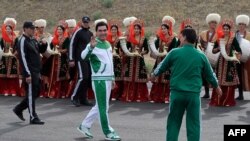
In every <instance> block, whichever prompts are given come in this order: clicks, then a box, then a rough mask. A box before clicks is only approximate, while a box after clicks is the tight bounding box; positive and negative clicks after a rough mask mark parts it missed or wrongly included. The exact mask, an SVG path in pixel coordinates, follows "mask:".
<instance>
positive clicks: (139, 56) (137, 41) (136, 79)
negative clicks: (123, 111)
mask: <svg viewBox="0 0 250 141" xmlns="http://www.w3.org/2000/svg"><path fill="white" fill-rule="evenodd" d="M122 48H123V47H122ZM127 50H129V52H130V53H129V54H132V55H129V54H128V53H127V52H126V51H125V49H124V48H123V51H124V52H125V53H126V54H127V56H126V57H125V60H126V61H125V62H124V67H123V68H124V69H125V70H124V87H123V88H124V90H123V94H122V98H121V100H122V101H127V102H131V101H136V102H146V101H148V100H149V92H148V88H147V84H146V83H147V81H148V75H147V69H146V64H145V61H144V55H145V54H147V53H148V51H149V50H148V41H147V38H146V37H145V34H144V23H143V21H142V20H139V19H137V20H135V21H134V22H133V23H132V24H131V25H130V32H129V38H128V41H127Z"/></svg>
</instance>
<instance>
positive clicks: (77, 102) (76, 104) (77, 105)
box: [71, 100, 80, 107]
mask: <svg viewBox="0 0 250 141" xmlns="http://www.w3.org/2000/svg"><path fill="white" fill-rule="evenodd" d="M71 102H72V104H73V105H75V106H76V107H79V106H80V103H79V101H78V100H71Z"/></svg>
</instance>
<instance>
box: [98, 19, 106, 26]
mask: <svg viewBox="0 0 250 141" xmlns="http://www.w3.org/2000/svg"><path fill="white" fill-rule="evenodd" d="M99 22H104V23H106V24H107V23H108V21H107V20H106V19H98V20H95V25H97V24H98V23H99Z"/></svg>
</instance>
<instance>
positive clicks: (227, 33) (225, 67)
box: [210, 20, 241, 106]
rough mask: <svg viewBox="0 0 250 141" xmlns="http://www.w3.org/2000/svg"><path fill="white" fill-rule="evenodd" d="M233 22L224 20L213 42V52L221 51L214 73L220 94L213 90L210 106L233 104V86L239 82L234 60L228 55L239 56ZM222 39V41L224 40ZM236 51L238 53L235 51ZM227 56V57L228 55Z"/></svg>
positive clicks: (239, 50) (238, 57) (235, 86)
mask: <svg viewBox="0 0 250 141" xmlns="http://www.w3.org/2000/svg"><path fill="white" fill-rule="evenodd" d="M232 28H233V22H232V21H231V20H224V21H223V22H222V23H221V25H220V26H219V28H218V31H217V33H218V40H217V42H215V45H214V49H213V53H217V52H220V51H221V55H220V57H219V61H218V65H217V67H216V74H217V77H218V81H219V85H220V87H221V89H222V96H218V95H217V94H216V92H215V90H213V92H212V97H211V101H210V105H211V106H235V104H236V102H235V99H234V94H235V88H237V85H238V84H239V78H238V73H237V67H236V64H237V63H238V62H236V61H229V59H228V58H229V57H230V58H232V57H233V56H234V55H235V54H237V55H236V57H235V59H234V60H236V58H237V59H238V60H239V59H240V56H241V49H240V46H239V43H238V41H237V39H236V38H235V34H234V33H233V32H232ZM221 39H224V41H225V51H226V53H223V52H224V51H223V50H224V49H223V46H221V44H220V42H222V40H221ZM224 41H223V42H224ZM235 51H237V52H238V53H235ZM228 56H229V57H228Z"/></svg>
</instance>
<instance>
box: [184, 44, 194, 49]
mask: <svg viewBox="0 0 250 141" xmlns="http://www.w3.org/2000/svg"><path fill="white" fill-rule="evenodd" d="M183 47H193V48H194V45H193V44H184V45H183Z"/></svg>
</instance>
